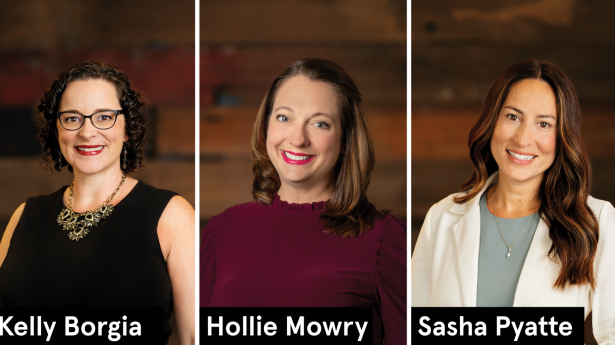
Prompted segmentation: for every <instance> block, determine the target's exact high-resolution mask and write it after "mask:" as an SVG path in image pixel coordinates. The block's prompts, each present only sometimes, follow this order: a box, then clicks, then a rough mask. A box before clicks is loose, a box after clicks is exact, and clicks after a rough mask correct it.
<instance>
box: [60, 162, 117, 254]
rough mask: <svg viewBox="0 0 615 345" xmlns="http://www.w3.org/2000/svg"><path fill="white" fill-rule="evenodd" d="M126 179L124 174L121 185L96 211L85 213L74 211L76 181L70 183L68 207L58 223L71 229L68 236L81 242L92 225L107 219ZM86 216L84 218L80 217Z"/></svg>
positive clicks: (64, 228)
mask: <svg viewBox="0 0 615 345" xmlns="http://www.w3.org/2000/svg"><path fill="white" fill-rule="evenodd" d="M124 181H126V174H123V175H122V181H120V185H119V186H117V188H116V189H115V190H114V191H113V193H112V194H111V195H110V196H109V198H108V199H107V200H105V202H103V203H102V204H100V205H99V206H98V207H97V208H96V209H95V210H94V211H87V212H84V213H75V212H74V211H73V186H74V185H75V182H72V183H71V184H70V196H69V198H68V208H65V209H63V210H62V211H61V212H60V215H58V224H60V226H62V230H68V231H70V232H69V233H68V238H70V239H71V240H73V241H76V242H79V240H80V239H82V238H84V237H85V235H87V234H88V233H89V232H90V229H88V228H90V227H93V226H96V225H98V222H100V220H101V219H105V218H107V217H109V216H110V215H111V213H112V212H113V205H111V200H113V197H114V196H115V194H117V192H119V190H120V188H121V187H122V185H123V184H124ZM81 217H84V218H83V219H82V220H79V218H81Z"/></svg>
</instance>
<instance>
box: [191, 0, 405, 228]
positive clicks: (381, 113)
mask: <svg viewBox="0 0 615 345" xmlns="http://www.w3.org/2000/svg"><path fill="white" fill-rule="evenodd" d="M405 6H406V2H405V1H399V0H337V1H305V0H289V1H272V0H265V1H258V2H254V1H248V0H232V1H208V2H207V3H201V63H203V62H206V64H205V66H204V67H203V65H202V67H201V80H200V83H201V118H200V136H201V138H200V155H201V164H200V165H201V166H200V169H201V170H200V172H201V176H200V186H201V187H200V188H201V190H200V196H201V207H200V209H201V224H202V225H204V224H205V223H206V222H207V220H208V219H209V218H210V217H211V216H214V215H216V214H218V213H220V212H222V211H223V210H225V209H226V208H228V207H230V206H233V205H235V204H238V203H244V202H249V201H251V200H252V194H251V191H252V188H251V186H252V180H253V175H252V172H251V171H252V170H251V166H252V164H251V161H250V136H251V132H252V126H253V124H254V120H255V118H256V113H257V111H258V107H259V105H260V103H261V101H262V99H263V97H264V96H265V93H266V92H267V90H268V89H269V86H270V85H271V82H272V81H273V80H274V79H275V77H277V76H278V75H279V74H280V73H281V72H282V71H283V70H284V69H285V68H286V67H288V66H289V65H290V64H291V63H292V62H294V61H297V60H299V59H302V58H305V57H320V58H325V59H329V60H332V61H335V62H337V63H338V64H339V65H341V66H342V67H343V68H344V69H346V71H348V73H349V74H350V75H351V76H352V77H353V79H354V80H355V82H356V83H357V85H358V87H359V90H360V91H361V93H362V94H363V99H364V105H365V108H366V111H367V116H368V121H369V125H370V128H371V131H372V135H373V138H374V144H375V148H376V162H377V163H376V164H377V165H376V168H375V170H374V172H373V175H372V183H371V186H370V189H369V192H368V195H369V197H370V200H371V201H372V202H373V203H374V204H376V205H377V206H378V207H381V208H388V209H390V210H392V211H393V214H394V215H396V216H397V217H399V218H401V219H403V220H405V219H406V205H407V203H406V155H407V152H406V136H407V135H406V130H405V128H406V32H405V26H406V8H405Z"/></svg>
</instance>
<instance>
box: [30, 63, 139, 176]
mask: <svg viewBox="0 0 615 345" xmlns="http://www.w3.org/2000/svg"><path fill="white" fill-rule="evenodd" d="M91 79H94V80H104V81H107V82H110V83H111V84H113V86H115V89H116V91H117V96H118V99H119V102H120V106H121V107H122V114H123V116H124V117H125V123H126V128H125V134H126V136H127V137H128V140H127V141H126V142H124V149H125V150H126V169H124V167H123V166H122V167H121V169H122V171H123V172H124V173H125V174H130V173H131V172H133V171H137V170H139V169H141V168H143V164H142V161H143V159H144V156H145V146H146V144H147V142H148V141H149V137H148V136H147V133H146V124H147V119H146V112H147V108H146V105H145V102H143V101H142V100H141V97H142V94H141V93H139V92H137V91H135V90H134V89H133V88H131V86H130V80H129V79H128V76H127V75H126V73H124V71H122V70H121V69H119V68H117V67H115V66H113V65H110V64H104V63H102V62H99V61H87V62H81V63H76V64H74V65H72V66H70V67H68V68H67V69H66V70H65V71H64V72H62V73H60V75H59V76H58V77H57V78H55V80H54V81H53V82H52V84H51V87H49V88H48V89H46V90H45V92H44V94H43V96H42V97H41V100H40V102H39V104H38V106H37V110H38V112H37V113H36V114H35V122H36V123H37V125H38V129H37V133H36V136H37V138H38V140H39V141H40V142H41V146H42V152H41V158H42V159H43V162H42V163H41V164H45V165H46V166H47V167H49V165H50V164H51V165H52V167H53V169H55V170H56V171H60V170H62V167H63V166H65V165H68V170H69V171H71V172H72V171H73V167H72V166H71V165H70V164H69V163H68V162H67V161H66V159H63V160H61V161H60V158H61V157H62V151H61V150H60V144H59V142H58V128H57V119H58V117H57V114H58V110H59V107H60V101H61V99H62V95H63V94H64V91H65V90H66V87H67V86H68V84H70V83H71V82H73V81H77V80H91ZM115 110H117V109H115ZM124 149H123V150H122V154H121V155H122V158H123V155H124Z"/></svg>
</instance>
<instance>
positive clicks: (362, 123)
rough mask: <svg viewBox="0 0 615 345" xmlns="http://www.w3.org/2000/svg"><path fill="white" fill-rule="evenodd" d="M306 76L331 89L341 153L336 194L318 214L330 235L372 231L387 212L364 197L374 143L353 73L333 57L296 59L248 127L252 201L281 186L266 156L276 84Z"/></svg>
mask: <svg viewBox="0 0 615 345" xmlns="http://www.w3.org/2000/svg"><path fill="white" fill-rule="evenodd" d="M300 75H301V76H305V77H307V78H308V79H310V80H312V81H321V82H325V83H327V84H329V85H331V86H332V87H333V89H334V90H335V92H336V93H337V97H338V101H339V116H340V119H341V127H342V145H341V147H342V148H343V153H342V154H340V157H339V159H338V161H337V164H336V165H335V176H334V192H333V196H332V197H331V199H330V200H329V202H328V203H327V206H326V207H325V209H324V210H323V212H322V213H321V214H320V219H321V220H323V221H324V225H325V228H327V229H328V230H327V231H328V232H329V233H332V234H337V235H341V236H343V237H345V238H346V237H355V236H359V235H361V234H363V233H364V232H366V231H368V230H370V229H371V228H373V226H374V220H375V219H376V218H378V219H382V218H384V217H386V215H387V214H388V213H389V211H387V210H379V209H377V208H376V207H374V205H372V204H371V203H370V202H369V201H368V200H367V195H366V192H367V187H368V186H369V182H370V176H371V172H372V170H373V169H374V164H375V157H374V144H373V142H372V138H371V135H370V132H369V127H368V125H367V119H366V118H365V113H364V111H363V106H362V104H361V93H360V92H359V89H358V88H357V86H356V84H355V83H354V80H352V77H350V75H349V74H348V73H347V72H346V71H345V70H344V69H343V68H342V67H340V66H339V65H338V64H336V63H335V62H332V61H328V60H324V59H317V58H307V59H303V60H299V61H296V62H295V63H293V64H292V65H290V67H288V68H287V69H286V70H285V71H284V72H282V74H280V75H279V76H278V77H277V78H276V79H275V80H274V81H273V83H272V84H271V87H270V88H269V92H268V93H267V95H266V96H265V98H264V100H263V102H262V104H261V107H260V109H259V111H258V115H257V116H256V122H255V123H254V130H253V131H252V154H251V156H252V162H253V166H252V172H253V173H254V183H253V185H252V195H253V197H254V200H255V201H256V202H258V203H261V204H264V205H270V204H271V202H272V201H273V199H274V193H276V192H277V191H278V189H279V188H280V177H279V175H278V172H277V171H276V170H275V168H274V167H273V164H272V163H271V160H270V159H269V156H268V154H267V147H266V143H267V128H268V125H269V118H270V117H271V112H272V110H273V103H274V101H275V97H276V94H277V91H278V90H279V89H280V86H281V85H282V84H283V83H284V82H285V81H286V80H287V79H289V78H292V77H295V76H300Z"/></svg>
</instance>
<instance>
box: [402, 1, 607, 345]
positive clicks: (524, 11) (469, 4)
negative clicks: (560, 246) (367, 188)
mask: <svg viewBox="0 0 615 345" xmlns="http://www.w3.org/2000/svg"><path fill="white" fill-rule="evenodd" d="M614 12H615V3H613V2H611V1H606V0H595V1H576V0H514V1H513V0H502V1H486V0H448V1H444V0H415V1H412V28H411V29H412V40H411V42H412V56H411V59H412V62H411V63H412V80H411V82H412V162H411V163H412V185H411V188H412V196H411V197H412V205H411V209H412V214H411V224H412V244H414V241H416V237H417V236H418V232H419V230H420V227H421V225H422V223H423V219H424V217H425V214H426V213H427V210H428V209H429V207H431V205H433V204H434V203H436V202H438V201H439V200H441V199H443V198H444V197H446V196H447V195H449V194H451V193H455V192H457V191H459V185H460V184H461V183H462V182H464V181H465V180H467V179H468V178H469V177H470V174H471V171H472V165H471V163H470V160H469V156H468V152H469V151H468V148H467V139H468V133H469V130H470V128H471V127H472V126H473V125H474V123H475V122H476V120H477V118H478V114H479V112H480V109H481V107H482V104H483V101H484V99H485V96H486V94H487V91H488V89H489V87H490V86H491V83H492V82H493V81H494V80H495V78H496V77H497V76H498V75H499V74H500V73H501V72H502V71H503V70H504V69H505V68H506V67H508V66H509V65H511V64H512V63H514V62H516V61H519V60H522V59H525V58H537V59H541V60H548V61H551V62H553V63H555V64H556V65H558V66H559V67H560V68H562V69H563V70H564V72H566V74H567V75H568V76H569V77H570V79H571V80H572V82H573V84H574V86H575V88H576V91H577V93H578V96H579V101H580V103H581V109H582V113H583V122H582V140H583V144H584V147H585V149H586V150H587V152H588V155H589V156H590V160H591V163H592V168H593V172H594V181H593V188H592V195H593V196H594V197H597V198H600V199H604V200H608V201H611V202H613V201H615V181H614V180H613V179H612V178H611V176H612V175H613V171H615V170H614V169H615V159H614V158H615V116H614V115H613V107H614V106H615V64H614V63H613V61H615V22H614V21H613V20H612V14H613V13H614ZM586 325H587V326H588V327H589V326H590V325H589V324H588V323H586ZM588 330H589V329H588ZM586 334H590V335H589V337H588V338H587V339H586V343H588V344H590V343H595V340H593V338H591V332H586Z"/></svg>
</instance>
